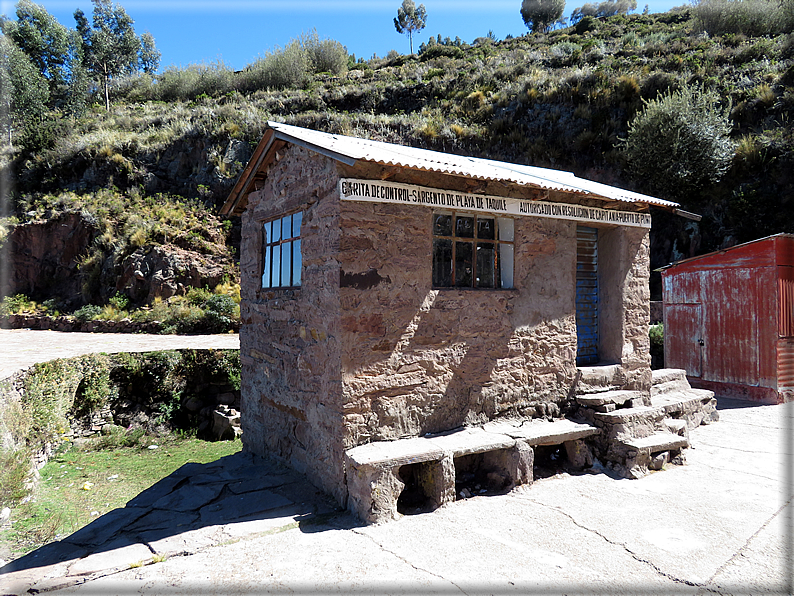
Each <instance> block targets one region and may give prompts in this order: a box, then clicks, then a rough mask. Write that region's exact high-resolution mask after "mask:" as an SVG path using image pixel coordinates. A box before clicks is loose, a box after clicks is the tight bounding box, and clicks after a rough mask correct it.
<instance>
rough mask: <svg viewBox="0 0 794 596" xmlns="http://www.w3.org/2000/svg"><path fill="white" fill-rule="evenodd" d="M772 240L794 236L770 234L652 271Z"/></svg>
mask: <svg viewBox="0 0 794 596" xmlns="http://www.w3.org/2000/svg"><path fill="white" fill-rule="evenodd" d="M772 238H792V239H794V234H789V233H788V232H778V233H777V234H770V235H769V236H764V237H763V238H756V239H755V240H748V241H747V242H742V243H741V244H734V245H733V246H729V247H727V248H720V249H718V250H712V251H711V252H707V253H704V254H702V255H698V256H696V257H689V258H687V259H681V260H680V261H675V262H673V263H670V264H669V265H664V266H663V267H659V268H658V269H654V271H667V270H668V269H672V268H673V267H677V266H678V265H683V264H684V263H690V262H692V261H697V260H698V259H703V258H705V257H711V256H714V255H718V254H722V253H726V252H730V251H732V250H735V249H739V248H744V247H745V246H749V245H750V244H755V243H756V242H764V241H765V240H771V239H772Z"/></svg>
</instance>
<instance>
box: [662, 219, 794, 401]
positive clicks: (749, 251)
mask: <svg viewBox="0 0 794 596" xmlns="http://www.w3.org/2000/svg"><path fill="white" fill-rule="evenodd" d="M662 286H663V290H662V291H663V299H664V354H665V366H667V367H669V368H683V369H685V370H686V371H687V376H688V377H689V379H690V383H691V384H692V386H694V387H701V388H704V389H710V390H712V391H714V392H715V393H716V394H717V395H723V396H728V397H740V398H745V399H752V400H758V401H764V402H773V403H780V402H784V401H794V235H792V234H776V235H774V236H769V237H767V238H762V239H760V240H755V241H753V242H747V243H746V244H740V245H738V246H734V247H731V248H727V249H725V250H720V251H717V252H713V253H710V254H707V255H703V256H700V257H695V258H692V259H687V260H685V261H679V262H678V263H675V264H674V265H671V266H669V267H667V268H665V269H664V270H663V271H662Z"/></svg>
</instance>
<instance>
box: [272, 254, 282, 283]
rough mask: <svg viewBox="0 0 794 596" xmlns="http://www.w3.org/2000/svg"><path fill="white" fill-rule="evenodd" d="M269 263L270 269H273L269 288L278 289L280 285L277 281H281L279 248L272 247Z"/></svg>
mask: <svg viewBox="0 0 794 596" xmlns="http://www.w3.org/2000/svg"><path fill="white" fill-rule="evenodd" d="M271 263H272V269H273V276H272V277H271V278H270V287H271V288H277V287H279V286H280V285H281V284H280V283H279V281H280V279H281V277H280V273H281V247H280V246H274V247H273V260H272V261H271Z"/></svg>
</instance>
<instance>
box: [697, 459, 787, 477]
mask: <svg viewBox="0 0 794 596" xmlns="http://www.w3.org/2000/svg"><path fill="white" fill-rule="evenodd" d="M698 465H701V466H703V467H704V468H708V469H709V470H717V471H719V472H731V473H734V474H744V475H745V476H755V477H756V478H763V479H764V480H769V481H770V482H779V481H780V478H770V477H769V476H764V475H763V474H754V473H753V472H748V471H747V470H736V469H734V468H721V467H719V466H710V465H708V464H704V463H700V464H698Z"/></svg>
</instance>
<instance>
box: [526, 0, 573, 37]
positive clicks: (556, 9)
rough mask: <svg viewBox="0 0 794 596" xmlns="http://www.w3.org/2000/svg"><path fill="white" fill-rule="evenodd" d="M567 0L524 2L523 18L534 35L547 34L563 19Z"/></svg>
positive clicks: (532, 0)
mask: <svg viewBox="0 0 794 596" xmlns="http://www.w3.org/2000/svg"><path fill="white" fill-rule="evenodd" d="M563 11H565V0H524V1H523V2H522V3H521V18H522V19H524V24H525V25H526V26H527V27H529V29H530V30H531V31H532V33H545V32H546V31H548V30H549V29H551V26H552V25H554V23H556V22H557V21H559V20H560V18H562V13H563Z"/></svg>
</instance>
